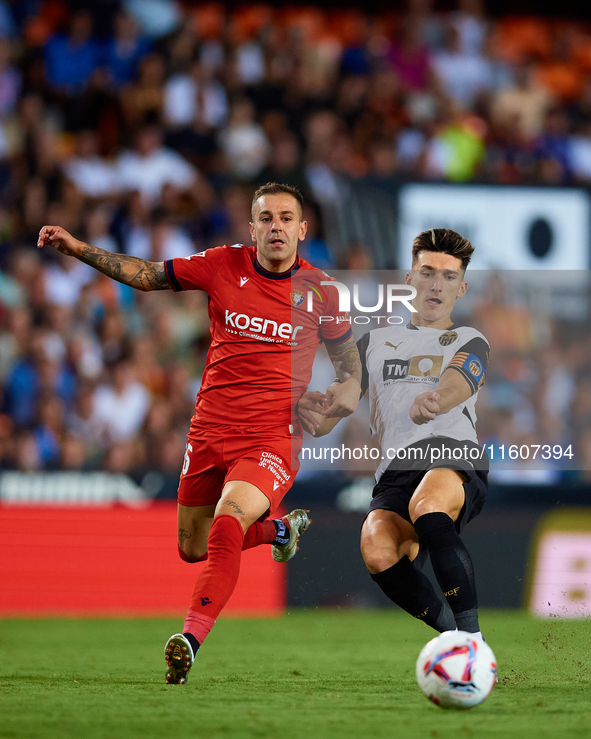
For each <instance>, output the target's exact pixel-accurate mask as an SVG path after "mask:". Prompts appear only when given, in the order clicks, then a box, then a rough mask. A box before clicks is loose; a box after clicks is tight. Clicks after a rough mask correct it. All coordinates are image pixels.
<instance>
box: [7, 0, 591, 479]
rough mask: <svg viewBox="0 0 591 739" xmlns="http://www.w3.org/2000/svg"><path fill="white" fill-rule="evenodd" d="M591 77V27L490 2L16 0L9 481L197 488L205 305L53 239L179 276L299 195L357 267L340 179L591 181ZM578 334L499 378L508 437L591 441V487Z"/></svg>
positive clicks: (314, 227) (10, 117)
mask: <svg viewBox="0 0 591 739" xmlns="http://www.w3.org/2000/svg"><path fill="white" fill-rule="evenodd" d="M590 72H591V28H587V27H586V26H584V24H581V23H567V22H552V23H550V22H548V21H545V20H543V19H541V18H535V17H528V18H500V19H495V20H493V19H492V18H490V17H487V16H486V14H485V13H484V9H483V5H482V3H481V2H480V0H459V4H458V7H457V9H456V10H454V11H449V12H445V13H440V12H435V11H434V10H433V8H432V6H431V2H430V0H408V4H407V7H406V9H405V10H404V11H402V10H401V11H399V12H391V13H383V14H379V15H370V14H366V13H365V12H364V11H361V10H355V11H353V10H326V9H321V8H320V7H313V6H302V7H295V6H290V7H286V8H284V9H281V8H280V9H276V8H273V7H271V6H270V5H263V4H257V5H253V6H241V7H240V8H238V9H235V10H232V11H229V10H227V9H226V8H225V7H224V6H223V4H221V3H205V4H199V5H196V6H194V5H192V4H188V3H187V4H185V5H183V4H179V3H177V2H175V1H174V0H150V2H143V1H142V0H87V1H85V2H84V3H82V2H69V3H68V2H65V0H26V2H10V1H9V0H0V395H1V402H2V414H1V415H0V469H19V470H27V471H33V470H52V469H68V470H80V469H105V470H110V471H117V472H127V473H130V474H133V475H136V476H140V475H142V474H143V473H144V472H145V471H146V470H149V469H155V470H159V471H160V472H162V473H163V474H164V475H170V476H171V479H175V480H176V479H177V478H178V471H179V469H180V466H181V464H182V456H183V451H184V436H185V433H186V429H187V422H188V419H189V418H190V416H191V414H192V408H193V403H194V397H195V391H196V389H197V388H198V386H199V379H200V373H201V370H202V368H203V366H204V361H205V354H206V351H207V346H208V326H209V324H208V318H207V303H206V298H205V296H204V295H202V294H200V293H187V294H182V295H173V294H172V293H168V292H166V293H158V294H150V295H144V294H140V293H137V294H136V293H134V291H132V290H130V289H128V288H125V287H123V286H121V285H119V284H117V283H114V282H112V281H110V280H108V279H107V278H103V277H102V276H100V275H97V273H96V272H94V271H93V270H92V269H91V268H90V267H86V266H85V265H83V264H81V263H78V262H76V261H75V260H73V259H69V258H66V257H62V255H60V254H57V253H51V252H50V251H48V250H44V251H43V252H38V251H36V250H35V249H34V244H35V243H36V239H37V233H38V231H39V229H40V227H41V226H42V225H44V224H45V223H54V224H60V225H62V226H64V227H65V228H67V229H68V230H70V231H72V232H73V233H75V234H76V235H77V236H79V237H81V238H84V239H85V240H87V241H90V242H91V243H93V244H95V245H97V246H100V247H102V248H105V249H108V250H110V251H123V252H125V253H128V254H132V255H135V256H139V257H142V258H147V259H153V260H157V261H161V260H163V259H168V258H171V257H172V256H185V255H189V254H192V253H194V252H196V251H200V250H202V249H204V248H208V247H210V246H214V245H217V244H222V243H236V242H243V243H249V242H250V236H249V233H248V222H249V220H250V200H251V197H252V192H253V190H254V188H255V186H257V185H259V184H261V183H264V182H267V181H274V180H276V181H281V182H285V183H288V184H292V185H296V186H298V187H300V188H301V190H302V191H303V192H304V194H305V197H306V199H307V203H308V205H307V209H306V212H305V217H306V219H307V220H308V222H309V226H310V227H309V236H308V239H307V240H306V242H305V244H304V245H303V248H302V255H303V256H304V257H305V258H307V259H310V261H312V262H313V263H314V264H315V265H317V266H320V267H323V268H331V267H335V266H343V263H342V255H337V254H334V253H331V251H330V250H329V248H328V247H327V244H326V242H325V241H324V239H323V233H322V217H321V206H322V203H323V202H324V200H325V199H327V198H330V197H331V193H333V192H334V189H335V182H336V181H338V180H339V178H363V177H368V176H370V177H374V178H380V179H384V180H392V181H404V180H423V181H424V180H428V181H454V182H468V181H478V182H494V183H505V184H507V183H513V184H553V185H561V184H577V183H580V184H589V182H590V181H591V77H590V74H589V73H590ZM346 247H347V245H344V247H343V248H344V249H346ZM357 248H358V247H357ZM491 315H492V314H491V312H490V311H489V312H488V313H487V312H486V310H485V311H484V312H483V313H482V317H483V321H484V320H485V319H486V321H488V322H489V323H490V322H491V321H492V318H491ZM505 319H506V316H505V318H504V317H503V315H502V311H500V312H499V313H498V316H497V328H498V327H501V326H503V325H504V321H505ZM493 328H494V327H493ZM483 330H484V332H485V333H486V334H487V335H489V334H491V327H490V326H488V327H485V328H484V329H483ZM556 334H557V332H550V337H549V338H548V341H547V344H546V345H545V346H544V347H543V348H542V349H539V350H536V351H538V352H539V355H536V356H535V357H533V358H532V355H531V351H532V345H531V342H530V344H528V341H527V339H523V336H521V338H519V337H515V336H514V337H513V338H512V339H511V341H512V342H513V343H512V344H511V343H510V345H509V346H508V348H506V354H505V355H503V356H504V357H505V358H506V357H508V358H509V359H515V361H509V362H505V363H504V364H503V363H501V364H498V365H497V366H498V367H501V366H502V367H503V368H504V369H503V370H502V372H501V374H500V375H498V376H495V374H494V372H495V370H494V367H495V365H494V364H492V365H491V368H492V374H491V376H490V378H489V380H490V382H489V388H491V390H489V392H488V395H487V396H486V397H487V398H488V401H487V402H488V403H490V405H491V408H492V410H493V411H494V414H496V415H495V418H496V421H495V424H496V425H495V426H494V428H490V429H488V430H487V433H488V434H489V436H490V438H493V437H494V435H495V433H497V434H498V432H499V429H503V433H505V431H506V433H507V434H508V435H511V438H514V437H515V435H516V434H517V435H519V434H520V433H521V434H522V435H525V436H527V438H528V439H529V438H534V437H535V436H536V434H538V435H540V434H542V429H545V430H544V433H546V431H548V433H550V432H551V435H552V437H553V438H558V437H560V443H562V442H564V441H567V440H568V439H569V437H571V436H572V435H573V434H577V443H579V444H580V445H581V447H582V448H584V449H586V451H585V455H586V459H588V461H587V462H586V465H587V469H591V401H590V400H589V399H590V397H591V393H590V388H591V378H590V377H589V375H588V374H587V372H588V370H587V369H586V365H585V359H584V357H585V350H586V348H587V346H588V344H589V341H590V340H589V338H588V337H584V340H581V338H580V337H579V336H577V337H575V338H573V339H572V341H571V342H570V343H568V342H567V344H566V345H565V341H566V339H565V338H564V337H562V339H561V340H559V339H558V338H557V335H556ZM490 338H491V344H493V345H494V339H493V336H492V335H491V336H490ZM560 341H562V344H561V343H560ZM520 342H521V343H520ZM565 346H566V348H565ZM520 352H521V354H520ZM528 352H529V354H528ZM587 356H588V352H587ZM503 373H504V374H503ZM511 373H513V376H511V377H506V376H505V375H511ZM528 373H529V375H528ZM532 373H533V375H532ZM532 378H533V383H532ZM515 379H517V380H519V381H520V380H523V382H524V384H523V385H522V386H520V385H519V384H517V385H516V384H515V382H514V380H515ZM506 382H510V383H512V387H513V390H512V391H511V392H514V391H515V390H514V389H515V388H516V387H517V388H518V389H519V388H520V387H521V388H522V391H521V394H520V395H519V398H518V400H523V401H524V402H523V403H521V402H517V401H516V399H515V397H514V396H512V395H511V393H510V392H509V390H507V388H506V387H505V385H504V383H506ZM540 383H545V384H544V388H545V390H544V391H543V392H542V395H541V396H540V394H539V390H540ZM495 386H496V387H497V390H496V394H495ZM503 388H505V390H503ZM526 388H527V389H526ZM536 388H537V391H538V392H537V394H535V393H534V390H535V389H536ZM544 392H545V393H546V395H544ZM540 397H543V398H547V400H542V401H540ZM545 403H547V404H548V407H551V406H552V404H554V405H553V406H552V407H554V408H556V413H555V414H554V416H553V415H552V414H548V413H547V412H546V411H545V410H544V408H545V407H546V406H545V405H544V404H545ZM516 414H520V415H516ZM556 414H558V416H559V417H558V420H557V418H556ZM516 419H517V420H519V423H517V424H516V423H515V421H516ZM542 422H543V423H542ZM542 435H543V434H542ZM572 441H575V440H574V439H572ZM544 443H547V441H544ZM557 443H558V442H557ZM587 474H589V473H587Z"/></svg>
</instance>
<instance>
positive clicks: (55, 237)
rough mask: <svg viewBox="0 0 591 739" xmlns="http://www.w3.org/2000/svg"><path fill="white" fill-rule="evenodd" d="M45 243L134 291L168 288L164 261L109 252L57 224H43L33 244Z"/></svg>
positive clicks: (40, 245)
mask: <svg viewBox="0 0 591 739" xmlns="http://www.w3.org/2000/svg"><path fill="white" fill-rule="evenodd" d="M47 245H50V246H53V247H54V249H57V250H58V251H60V252H61V253H62V254H67V255H68V256H71V257H76V259H79V260H80V261H81V262H84V263H85V264H90V266H91V267H94V268H95V269H97V270H98V271H99V272H102V273H103V274H104V275H107V277H112V278H113V279H114V280H117V282H122V283H123V284H124V285H130V286H131V287H135V288H136V289H137V290H143V291H144V292H148V291H150V290H170V289H171V287H170V283H169V282H168V279H167V277H166V272H165V271H164V262H149V261H147V260H146V259H139V258H138V257H130V256H128V255H127V254H113V253H112V252H109V251H105V250H104V249H99V248H98V247H97V246H92V245H91V244H85V243H84V241H79V240H78V239H75V238H74V237H73V236H72V234H70V233H68V232H67V231H66V230H65V229H63V228H61V226H43V228H42V229H41V231H40V232H39V239H38V241H37V247H38V248H39V249H43V247H44V246H47Z"/></svg>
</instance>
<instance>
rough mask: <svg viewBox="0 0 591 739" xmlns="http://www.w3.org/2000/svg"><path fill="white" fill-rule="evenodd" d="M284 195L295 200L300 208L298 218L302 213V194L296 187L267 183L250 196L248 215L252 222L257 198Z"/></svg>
mask: <svg viewBox="0 0 591 739" xmlns="http://www.w3.org/2000/svg"><path fill="white" fill-rule="evenodd" d="M283 193H285V194H286V195H291V196H292V197H293V198H295V199H296V200H297V202H298V204H299V206H300V217H301V215H302V211H303V210H304V196H303V195H302V193H301V192H300V191H299V190H298V188H297V187H293V185H284V184H282V183H280V182H267V184H266V185H261V187H259V189H258V190H257V191H256V192H255V194H254V195H253V196H252V205H251V207H250V213H251V216H252V218H253V220H254V206H255V203H256V201H257V200H258V199H259V198H262V197H263V195H281V194H283Z"/></svg>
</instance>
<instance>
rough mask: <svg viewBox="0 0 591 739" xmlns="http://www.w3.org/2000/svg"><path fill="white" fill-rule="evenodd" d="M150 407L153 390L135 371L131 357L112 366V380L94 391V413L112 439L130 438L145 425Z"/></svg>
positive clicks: (117, 440) (125, 439)
mask: <svg viewBox="0 0 591 739" xmlns="http://www.w3.org/2000/svg"><path fill="white" fill-rule="evenodd" d="M149 407H150V394H149V392H148V391H147V390H146V388H145V387H144V386H143V385H142V384H141V383H139V382H137V380H135V379H134V377H133V375H132V368H131V365H130V363H129V361H127V360H120V361H118V362H117V363H116V364H115V365H114V366H113V368H112V384H109V385H106V384H105V385H100V386H99V387H98V388H97V390H96V393H95V395H94V409H93V416H94V418H95V419H96V421H97V422H98V423H101V422H102V424H104V429H105V435H106V438H107V440H108V441H109V442H122V441H130V440H131V439H133V437H134V436H135V435H136V434H137V433H138V431H139V430H140V428H141V425H142V423H143V422H144V418H145V417H146V413H147V412H148V409H149Z"/></svg>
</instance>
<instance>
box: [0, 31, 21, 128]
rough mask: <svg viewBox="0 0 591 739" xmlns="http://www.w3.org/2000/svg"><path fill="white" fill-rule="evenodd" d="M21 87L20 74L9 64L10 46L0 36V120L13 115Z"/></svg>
mask: <svg viewBox="0 0 591 739" xmlns="http://www.w3.org/2000/svg"><path fill="white" fill-rule="evenodd" d="M0 23H1V21H0ZM21 87H22V74H21V72H20V71H19V70H18V69H17V68H16V67H14V66H13V65H12V64H11V53H10V45H9V43H8V41H7V40H6V39H5V38H2V37H1V36H0V118H7V117H9V116H11V115H12V114H13V113H14V111H15V109H16V103H17V100H18V96H19V93H20V91H21Z"/></svg>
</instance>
